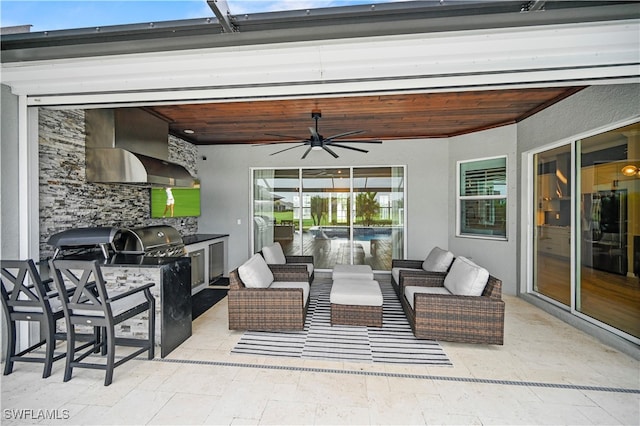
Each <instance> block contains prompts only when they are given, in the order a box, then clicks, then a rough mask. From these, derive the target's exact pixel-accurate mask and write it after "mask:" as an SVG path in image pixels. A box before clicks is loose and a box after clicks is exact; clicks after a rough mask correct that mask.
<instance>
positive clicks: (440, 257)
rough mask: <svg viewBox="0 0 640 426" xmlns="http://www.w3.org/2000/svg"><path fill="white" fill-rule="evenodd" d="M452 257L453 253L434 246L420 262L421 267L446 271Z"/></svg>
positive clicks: (426, 269) (431, 270)
mask: <svg viewBox="0 0 640 426" xmlns="http://www.w3.org/2000/svg"><path fill="white" fill-rule="evenodd" d="M453 257H454V256H453V253H451V252H450V251H447V250H443V249H441V248H440V247H434V248H433V249H431V252H430V253H429V255H428V256H427V258H426V259H425V260H424V262H422V269H424V270H425V271H430V272H447V271H448V270H449V266H451V262H453Z"/></svg>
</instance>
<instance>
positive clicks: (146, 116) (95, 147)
mask: <svg viewBox="0 0 640 426" xmlns="http://www.w3.org/2000/svg"><path fill="white" fill-rule="evenodd" d="M85 126H86V141H85V143H86V167H87V169H86V173H87V181H88V182H100V183H123V184H137V185H140V184H147V185H151V186H172V187H190V186H193V184H194V178H193V177H192V176H191V174H190V173H189V171H188V170H187V169H185V168H184V167H183V166H181V165H179V164H175V163H171V162H169V161H168V159H169V125H168V123H167V122H166V121H165V120H163V119H161V118H159V117H156V116H155V115H153V114H150V113H148V112H147V111H145V110H142V109H140V108H117V109H92V110H86V111H85Z"/></svg>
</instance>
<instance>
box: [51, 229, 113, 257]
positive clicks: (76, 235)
mask: <svg viewBox="0 0 640 426" xmlns="http://www.w3.org/2000/svg"><path fill="white" fill-rule="evenodd" d="M118 232H119V229H118V228H114V227H111V226H104V227H92V228H74V229H67V230H66V231H62V232H58V233H57V234H54V235H52V236H51V237H49V240H48V241H47V244H49V245H50V246H53V247H55V248H56V251H55V253H54V254H53V257H54V258H56V257H57V255H58V253H59V252H60V251H61V250H66V249H75V248H88V247H89V248H95V247H100V248H101V249H102V253H103V254H104V257H105V258H106V257H108V256H109V247H110V246H111V247H112V244H113V241H114V240H115V238H116V236H117V235H118Z"/></svg>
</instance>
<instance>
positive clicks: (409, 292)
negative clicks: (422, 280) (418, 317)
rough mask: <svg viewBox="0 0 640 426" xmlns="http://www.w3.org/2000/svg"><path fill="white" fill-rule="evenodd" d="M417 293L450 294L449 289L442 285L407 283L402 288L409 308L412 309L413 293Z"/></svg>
mask: <svg viewBox="0 0 640 426" xmlns="http://www.w3.org/2000/svg"><path fill="white" fill-rule="evenodd" d="M417 293H426V294H451V292H449V290H447V289H446V288H444V287H421V286H416V285H408V286H406V287H405V288H404V297H405V298H406V299H407V302H409V305H410V306H411V309H414V307H413V302H414V295H416V294H417Z"/></svg>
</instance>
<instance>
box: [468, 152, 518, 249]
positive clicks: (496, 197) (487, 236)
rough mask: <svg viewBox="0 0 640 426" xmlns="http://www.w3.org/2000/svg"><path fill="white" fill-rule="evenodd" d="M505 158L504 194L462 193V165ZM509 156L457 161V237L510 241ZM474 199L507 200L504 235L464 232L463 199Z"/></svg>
mask: <svg viewBox="0 0 640 426" xmlns="http://www.w3.org/2000/svg"><path fill="white" fill-rule="evenodd" d="M497 159H504V172H505V193H504V195H502V194H499V195H461V194H460V185H461V182H462V174H461V172H462V165H463V164H469V163H479V162H482V161H488V160H497ZM508 163H509V160H508V156H507V155H496V156H492V157H482V158H472V159H469V160H459V161H457V162H456V237H459V238H475V239H483V240H497V241H508V240H509V226H508V223H509V221H508V216H509V209H508V203H509V176H508V174H509V167H508ZM474 200H504V202H505V222H504V236H502V235H490V234H480V233H469V232H462V214H463V210H462V203H463V201H474Z"/></svg>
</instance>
